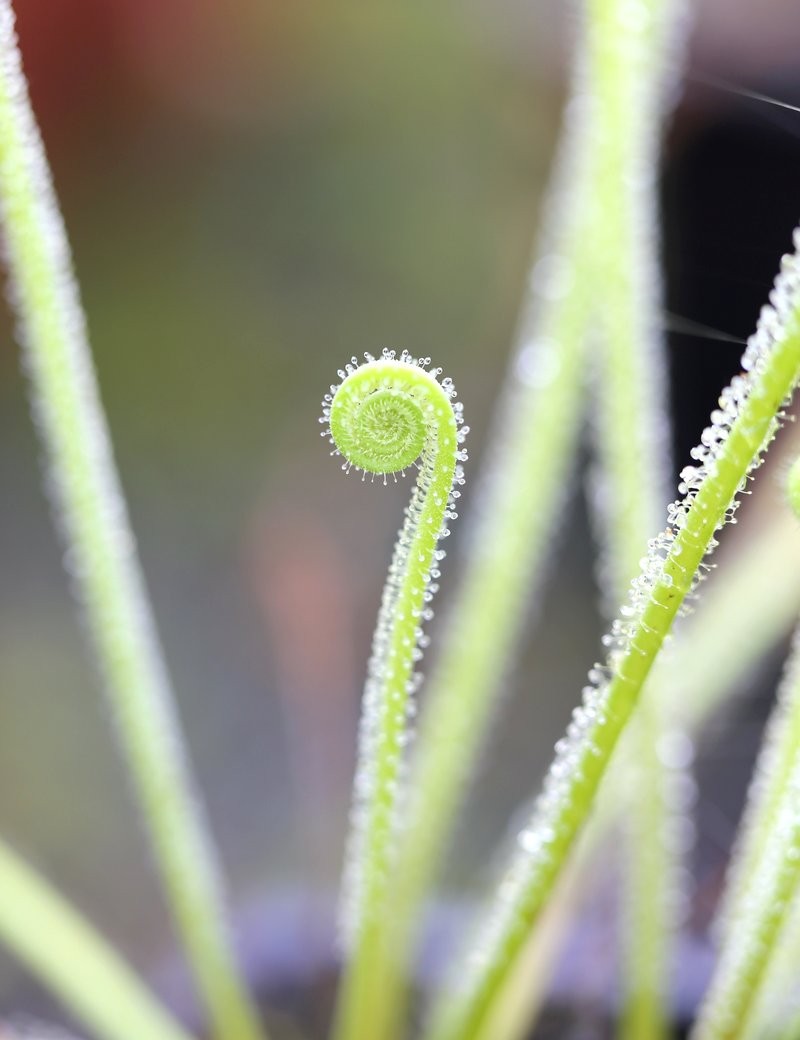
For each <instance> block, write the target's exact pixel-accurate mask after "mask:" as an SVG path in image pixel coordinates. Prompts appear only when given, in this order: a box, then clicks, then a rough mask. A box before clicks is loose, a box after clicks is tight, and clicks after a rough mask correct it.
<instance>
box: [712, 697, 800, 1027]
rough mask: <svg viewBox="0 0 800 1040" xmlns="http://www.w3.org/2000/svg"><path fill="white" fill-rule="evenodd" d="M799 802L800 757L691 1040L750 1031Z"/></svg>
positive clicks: (792, 883)
mask: <svg viewBox="0 0 800 1040" xmlns="http://www.w3.org/2000/svg"><path fill="white" fill-rule="evenodd" d="M796 679H797V676H795V680H796ZM798 804H800V762H798V761H795V763H794V764H793V766H792V770H791V773H790V775H789V777H788V779H787V781H786V785H785V788H784V791H783V797H782V799H781V802H780V806H779V808H778V811H777V813H776V814H775V816H774V818H773V830H772V832H771V833H770V834H769V835H767V840H766V842H765V845H764V848H763V852H762V858H761V860H760V862H759V863H758V865H757V866H756V868H755V870H754V872H753V875H752V877H751V878H750V881H749V884H748V885H747V886H746V887H745V888H744V889H743V891H742V893H741V896H740V901H739V903H738V904H737V905H736V906H735V907H733V908H732V911H731V912H732V913H735V915H736V920H735V924H734V923H733V922H732V923H731V927H730V928H729V930H728V933H727V935H726V937H725V941H724V943H723V947H722V950H721V953H720V957H719V960H718V962H717V966H716V969H715V972H714V977H713V979H712V981H711V986H710V987H709V991H708V993H707V994H706V998H705V1000H704V1002H703V1006H702V1008H701V1010H700V1014H699V1016H698V1021H697V1025H696V1028H695V1030H694V1032H693V1034H692V1036H693V1037H694V1038H695V1040H734V1038H736V1040H738V1038H739V1037H744V1036H752V1035H754V1034H753V1032H752V1016H753V1014H754V1012H755V1010H756V1008H757V1002H758V998H759V996H760V993H761V988H762V986H763V985H764V984H765V981H766V980H767V978H768V969H769V967H770V963H771V960H772V958H773V957H774V956H775V953H776V950H777V948H778V942H779V940H780V939H781V937H782V932H783V929H784V927H785V925H786V923H787V920H788V918H789V916H790V915H789V908H790V907H791V905H792V902H793V900H794V899H796V897H797V891H798V884H800V815H798V812H797V806H798ZM795 967H796V965H795ZM795 979H796V976H795Z"/></svg>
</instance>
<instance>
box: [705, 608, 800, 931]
mask: <svg viewBox="0 0 800 1040" xmlns="http://www.w3.org/2000/svg"><path fill="white" fill-rule="evenodd" d="M797 761H800V629H798V630H797V631H796V632H795V635H794V641H793V646H792V651H791V655H790V657H789V660H788V662H787V665H786V669H785V673H784V678H783V680H782V682H781V684H780V688H779V689H778V697H777V702H776V704H775V707H774V708H773V711H772V714H771V715H770V718H769V721H768V722H767V726H766V731H765V735H764V739H763V742H762V745H761V750H760V752H759V755H758V760H757V762H756V766H755V770H754V771H753V779H752V781H751V784H750V790H749V792H748V796H747V804H746V805H745V809H744V813H743V814H742V820H741V823H740V825H739V830H738V833H737V838H736V843H735V846H734V850H733V853H732V856H731V862H730V866H729V867H728V878H727V884H726V887H725V892H724V894H723V898H722V903H721V906H720V908H719V910H718V911H717V918H718V920H719V922H720V923H721V925H722V928H723V934H724V935H725V936H729V935H730V933H731V931H732V930H734V929H738V918H739V912H740V908H741V907H742V905H743V904H744V901H745V900H746V898H747V891H748V889H749V888H750V887H751V886H752V885H753V884H754V883H755V879H756V878H757V876H758V872H759V868H760V864H761V862H762V861H763V859H764V855H765V851H766V848H767V846H768V844H769V841H770V839H771V836H772V834H773V833H774V830H775V826H776V821H777V818H778V814H779V812H780V808H781V804H782V802H783V799H784V797H785V794H786V790H787V784H788V782H789V778H790V776H791V773H792V769H793V768H794V765H795V763H796V762H797Z"/></svg>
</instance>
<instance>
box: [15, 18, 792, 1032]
mask: <svg viewBox="0 0 800 1040" xmlns="http://www.w3.org/2000/svg"><path fill="white" fill-rule="evenodd" d="M695 6H696V25H695V31H694V37H693V42H692V53H691V58H690V62H689V69H690V73H691V75H690V78H689V80H688V82H687V86H686V89H685V92H684V95H683V99H682V102H681V106H680V109H679V111H678V113H677V115H676V118H675V120H674V125H673V128H672V131H671V135H670V141H669V143H668V149H667V156H666V163H665V176H664V206H665V214H666V232H665V255H666V260H667V294H668V302H667V315H666V320H667V323H668V326H669V327H670V328H671V329H672V332H671V334H670V351H671V360H672V396H673V402H674V417H675V424H676V434H675V440H676V451H677V455H676V457H677V458H678V459H679V462H680V464H681V465H682V464H683V462H684V461H685V459H686V456H687V453H688V449H689V447H690V445H691V444H692V443H694V442H695V440H696V439H697V436H698V434H699V431H700V429H701V428H702V425H703V424H704V420H705V419H706V417H707V415H708V412H709V409H710V408H711V407H713V404H714V400H715V398H716V395H717V393H718V391H719V388H720V387H721V385H722V383H723V381H724V380H725V379H727V378H728V377H729V375H730V374H731V373H732V372H733V371H734V370H735V369H736V367H737V363H738V358H739V353H740V350H739V347H738V346H737V345H736V343H735V342H734V343H727V342H724V341H720V340H715V339H709V338H706V337H705V336H703V335H698V334H697V333H698V332H702V331H703V330H702V329H699V328H698V327H697V326H696V325H692V323H700V324H701V325H704V326H709V327H710V328H711V329H715V330H719V331H721V332H724V333H726V334H727V335H729V336H730V337H732V338H733V340H736V339H742V338H744V337H746V336H747V334H748V333H749V332H750V331H751V329H752V327H753V325H754V321H755V318H756V316H757V313H758V310H759V308H760V306H761V304H762V303H763V302H764V301H765V299H766V294H767V292H768V289H769V287H770V284H771V281H772V278H773V275H774V273H775V270H776V269H777V262H778V258H779V256H780V254H781V252H782V251H784V250H785V249H786V248H788V246H789V242H790V233H791V230H792V227H793V226H794V224H795V223H796V222H797V218H798V214H799V213H800V192H798V187H797V186H798V184H800V113H797V112H794V111H790V110H787V109H782V108H778V107H775V106H771V105H769V104H767V103H765V102H763V101H756V100H753V99H752V98H749V97H746V96H742V95H741V94H739V93H737V92H736V91H735V90H728V89H725V88H724V87H723V86H721V85H720V84H719V83H718V82H716V81H717V80H723V81H725V82H726V83H728V84H729V85H730V86H731V87H740V88H746V89H749V90H756V91H760V92H763V93H765V94H768V95H771V96H773V97H775V98H778V99H780V100H781V101H784V102H787V103H790V104H798V103H800V62H799V61H798V55H800V7H798V5H797V4H796V3H795V0H762V2H761V3H759V4H758V5H756V6H754V5H751V4H749V3H747V2H745V0H698V3H697V4H696V5H695ZM16 8H17V11H18V17H19V30H20V36H21V42H22V49H23V56H24V60H25V64H26V68H27V72H28V75H29V77H30V81H31V90H32V95H33V99H34V104H35V107H36V111H37V114H38V116H39V119H40V122H41V124H42V129H43V134H44V138H45V141H46V144H47V147H48V151H49V154H50V158H51V162H52V165H53V168H54V173H55V179H56V184H57V188H58V191H59V194H60V197H61V201H62V204H63V209H64V213H65V217H66V221H67V225H68V228H69V232H70V235H71V238H72V243H73V247H74V252H75V259H76V266H77V269H78V273H79V277H80V281H81V284H82V289H83V294H84V300H85V304H86V309H87V312H88V317H89V325H90V330H91V336H92V342H93V348H94V352H95V358H96V364H97V369H98V373H99V378H100V383H101V387H102V392H103V397H104V401H105V405H106V408H107V411H108V415H109V420H110V425H111V430H112V435H113V438H114V442H115V445H116V452H117V459H118V463H119V466H120V469H121V473H122V478H123V482H124V485H125V489H126V492H127V495H128V499H129V504H130V508H131V512H132V517H133V522H134V526H135V529H136V531H137V534H138V538H139V546H140V551H141V556H142V560H143V564H144V568H145V571H146V574H147V578H148V581H149V585H150V589H151V592H152V596H153V600H154V603H155V609H156V614H157V617H158V621H159V623H160V626H161V631H162V636H163V640H164V643H165V646H166V651H167V658H168V661H169V664H170V667H171V669H172V672H173V676H174V680H175V684H176V687H177V691H178V694H179V698H180V708H181V713H182V717H183V720H184V723H185V728H186V732H187V735H188V740H189V744H190V747H191V750H192V754H193V758H194V762H195V765H196V768H197V772H198V774H199V779H200V782H201V786H202V788H203V791H204V793H205V796H206V798H207V801H208V805H209V809H210V815H211V818H212V821H213V827H214V831H215V833H216V835H217V837H218V839H219V842H220V844H221V846H222V850H223V855H224V859H225V863H226V866H227V868H228V871H229V875H230V879H231V887H232V892H233V900H234V903H235V910H236V914H237V919H238V921H239V922H240V924H241V927H242V931H243V935H244V937H245V939H244V941H245V945H246V946H247V950H248V953H249V955H250V962H251V963H250V966H251V967H252V969H253V971H254V972H255V973H256V974H259V973H266V974H268V975H280V972H281V971H284V972H286V973H287V974H288V975H289V976H291V974H292V972H296V971H298V970H300V969H301V968H303V967H304V966H305V965H307V963H308V961H309V958H311V959H312V960H313V958H314V957H316V956H319V963H320V964H321V965H324V964H329V958H330V945H329V939H330V898H329V897H330V894H331V893H332V892H333V891H334V890H335V886H336V884H337V880H338V872H339V867H340V861H341V856H342V842H343V835H344V828H345V815H346V806H347V801H348V798H349V785H350V775H351V770H352V760H353V749H354V740H355V726H356V718H357V705H358V697H359V694H360V687H361V683H362V678H363V672H364V667H365V661H366V657H367V653H368V649H369V641H370V637H371V631H372V625H373V621H374V617H375V611H376V609H377V604H378V599H379V596H380V590H381V586H382V583H383V578H384V572H385V568H386V564H387V561H388V557H389V554H390V551H391V547H392V544H393V540H394V536H395V532H396V529H397V526H398V524H399V522H400V515H401V512H402V508H403V503H404V501H405V498H406V497H407V494H408V488H407V487H397V488H395V487H389V488H386V489H384V488H383V487H372V486H369V485H366V486H363V485H362V484H361V483H360V482H358V481H356V480H354V479H351V480H349V481H347V480H345V479H344V478H343V476H342V474H341V473H340V471H339V467H338V465H337V464H336V463H335V462H334V461H333V460H331V459H330V458H329V457H328V453H327V450H326V445H325V444H324V443H323V442H322V441H321V440H320V438H319V429H320V427H319V425H318V423H317V417H318V414H319V400H320V398H321V397H322V394H323V393H324V392H325V391H326V389H327V387H328V384H329V383H330V382H331V380H332V379H333V378H335V372H336V369H337V368H338V367H340V366H341V364H342V363H343V362H344V361H345V360H346V359H348V358H349V357H350V356H351V354H354V353H355V354H361V353H362V352H363V351H364V350H371V351H378V350H380V348H382V347H384V346H390V347H396V348H398V349H402V348H407V349H409V350H410V351H412V352H413V353H415V354H421V355H430V356H432V357H433V358H434V359H435V362H436V363H437V364H439V365H441V366H442V367H443V368H444V370H445V372H446V373H447V374H449V375H451V376H452V377H453V379H454V380H455V382H456V385H457V386H458V389H459V395H460V398H461V399H462V400H463V401H464V404H465V409H466V414H467V416H468V421H469V424H470V426H471V428H472V431H473V432H472V434H471V436H470V443H469V448H470V454H471V461H470V463H469V468H468V475H469V474H470V473H473V474H474V473H475V472H476V471H477V469H478V467H479V465H480V459H481V454H482V446H483V440H484V435H485V432H486V428H487V423H488V419H489V415H490V409H491V406H492V402H493V400H494V397H495V394H496V391H497V389H498V386H499V384H500V381H501V378H502V374H503V369H504V365H505V362H506V359H507V356H508V353H509V349H510V344H511V338H512V334H513V329H514V325H515V320H516V309H517V306H518V302H519V300H520V296H521V292H522V287H523V284H524V281H525V276H526V267H527V263H528V258H529V255H530V250H531V247H532V243H533V241H534V235H535V229H536V226H537V222H538V207H539V202H540V198H541V192H542V188H543V186H544V184H545V179H546V176H547V172H548V166H549V162H550V158H551V154H552V149H553V145H554V141H555V137H556V133H557V130H558V123H559V113H560V105H561V102H562V98H563V91H564V87H565V74H566V69H567V63H568V56H569V51H570V41H571V36H572V32H573V29H574V19H575V16H574V14H573V13H572V11H571V5H565V4H562V3H559V2H558V0H532V2H525V3H523V2H522V0H493V2H489V0H462V2H461V3H455V2H453V0H443V2H440V3H434V4H427V5H421V4H420V5H418V4H403V5H400V4H395V3H390V2H389V0H378V2H375V3H371V4H364V3H361V2H358V0H293V2H292V3H286V2H280V0H230V2H229V3H226V4H224V5H223V4H218V3H212V2H211V0H194V2H189V0H116V2H115V3H113V4H109V3H107V2H105V0H72V2H69V3H67V2H65V0H18V2H17V3H16ZM0 320H1V321H2V325H0V488H1V489H2V491H1V492H0V495H1V496H2V509H0V573H1V574H2V575H3V582H2V586H0V705H1V706H2V713H1V715H0V718H1V719H2V721H0V830H2V833H3V834H4V835H6V836H7V837H8V838H9V839H10V840H11V841H12V842H13V843H14V844H15V845H16V846H17V847H18V848H20V849H21V850H22V851H23V852H24V853H25V854H26V855H27V856H28V857H30V858H31V859H32V860H33V861H34V862H36V863H37V864H39V865H40V867H41V868H42V869H43V870H45V871H46V873H47V874H48V875H49V876H50V877H52V878H53V879H54V880H55V881H57V882H58V884H59V885H60V886H61V887H62V888H63V890H65V891H66V892H67V893H68V894H69V895H70V896H72V897H73V898H74V899H75V900H76V901H77V902H78V903H79V904H80V905H81V906H82V907H83V908H84V909H85V910H86V911H88V912H89V913H90V914H91V916H92V917H93V918H94V919H95V920H96V921H97V922H98V923H99V924H100V925H101V926H102V928H103V930H104V931H105V932H106V933H107V934H108V935H109V936H110V937H111V938H112V939H113V940H114V941H116V942H117V944H118V945H119V946H120V947H121V948H122V949H123V950H124V951H125V952H126V954H127V955H128V956H129V957H130V958H131V959H132V961H133V962H134V963H135V964H137V965H138V966H139V967H140V968H141V969H142V970H143V971H145V972H147V973H148V974H150V975H151V976H154V975H155V976H157V977H158V978H159V980H160V981H161V984H162V985H164V986H165V987H169V986H170V985H172V983H171V982H170V979H172V977H173V976H172V974H171V973H172V968H171V958H172V952H171V951H172V949H173V947H172V938H171V933H170V930H169V926H168V923H167V920H166V915H165V913H164V908H163V905H162V903H161V901H160V896H159V894H158V890H157V886H156V885H155V883H154V878H153V874H152V872H151V870H150V868H149V862H148V854H147V850H146V847H145V842H144V839H143V837H142V835H141V833H140V830H139V828H138V827H137V825H136V824H137V821H136V813H135V811H134V809H133V807H132V805H131V801H130V799H129V797H128V792H127V788H126V782H125V779H124V775H123V772H122V769H121V767H120V765H119V763H118V761H117V759H116V758H115V755H114V752H113V748H112V746H111V740H110V735H109V725H108V722H109V720H108V719H107V717H106V712H105V709H104V707H103V704H102V702H101V699H100V696H99V692H98V683H97V681H96V676H95V674H94V671H93V667H92V665H91V662H90V660H89V658H88V655H87V654H86V652H85V648H84V644H83V641H82V633H81V631H80V624H79V621H78V620H76V617H75V613H74V611H73V609H72V605H71V601H70V597H69V593H68V589H67V583H66V580H65V578H64V575H63V572H62V568H61V560H60V556H61V553H60V548H59V546H58V545H57V542H56V540H55V538H54V535H53V530H52V526H51V523H50V518H49V515H48V509H47V503H46V500H45V498H44V495H43V492H42V490H41V483H40V465H39V453H38V449H37V446H36V444H35V442H34V436H33V432H32V426H31V422H30V419H29V416H28V412H27V402H26V388H25V385H24V382H23V379H22V376H21V374H20V366H19V357H18V352H17V348H16V346H15V343H14V339H13V333H12V327H11V322H10V319H9V318H8V317H7V315H4V316H3V317H2V319H0ZM468 495H469V485H468V486H467V489H466V498H465V504H466V503H468V500H469V499H468ZM573 506H574V508H573V510H572V512H571V514H570V515H569V516H568V517H565V518H564V533H563V537H562V554H561V556H560V558H559V563H558V565H557V567H556V568H555V570H554V573H553V576H552V580H551V582H550V584H549V586H548V590H547V595H548V600H547V604H546V609H545V611H544V614H543V616H542V617H541V619H540V621H539V624H538V626H537V628H536V631H535V632H531V634H530V637H529V638H527V639H526V642H525V646H524V653H523V658H522V661H521V664H520V667H519V668H518V669H517V671H516V672H515V673H514V676H513V681H512V683H511V687H512V688H511V690H510V691H509V698H508V702H507V710H506V712H505V713H504V715H503V717H502V719H501V720H500V721H499V722H498V724H497V726H496V731H495V734H494V738H493V740H494V746H495V747H498V746H500V744H501V743H502V747H503V755H502V764H499V760H498V758H497V757H495V758H492V756H491V753H490V755H489V757H488V759H487V765H486V767H485V769H484V771H483V774H482V776H481V777H480V779H479V782H478V784H477V786H476V789H475V792H474V795H473V798H472V801H471V804H470V809H469V826H468V827H465V828H463V829H462V831H461V832H460V836H459V839H458V841H459V844H458V848H457V853H458V854H457V855H455V856H453V857H452V860H451V865H450V867H449V870H448V875H447V887H448V891H450V892H453V893H466V894H467V895H468V894H469V893H470V892H471V891H473V890H475V888H476V886H478V885H479V884H480V882H481V881H482V880H484V879H485V878H486V877H487V875H488V871H489V864H490V861H491V850H492V848H493V847H494V845H495V844H496V843H497V841H498V840H499V839H500V838H502V836H503V835H504V834H505V833H506V830H507V827H508V820H509V817H510V815H511V813H512V812H513V810H514V808H515V807H516V806H517V805H518V804H519V803H520V802H521V801H522V800H524V799H525V798H527V797H528V796H529V795H530V794H531V792H532V791H533V789H534V788H535V786H536V784H537V783H538V780H539V778H540V777H541V774H542V772H543V770H544V768H545V767H546V765H547V763H548V761H549V757H550V752H551V749H552V745H553V743H554V741H555V740H556V739H557V737H558V736H559V734H560V731H561V729H562V727H563V725H564V722H565V720H566V719H567V717H568V715H569V712H570V710H571V708H572V706H573V705H574V703H575V702H576V699H577V696H578V691H579V689H580V687H581V685H582V684H583V679H584V675H585V671H586V667H587V666H588V665H589V664H590V663H591V662H592V660H593V659H594V657H595V656H596V653H597V646H598V637H599V633H600V628H601V623H600V621H599V620H598V616H597V612H596V609H595V588H594V585H593V563H592V560H593V550H592V547H591V545H590V542H589V538H588V534H587V533H586V531H587V525H586V522H585V518H584V511H583V506H582V503H581V501H580V499H579V498H577V499H576V500H575V502H574V503H573ZM458 526H459V525H456V529H455V531H454V537H453V539H452V544H451V546H450V549H451V553H450V555H449V557H448V562H447V570H448V572H450V573H449V574H448V575H447V577H448V578H449V577H450V576H451V574H452V572H453V571H455V570H456V569H457V567H458V549H459V545H460V537H459V533H458ZM449 584H451V582H448V581H445V583H444V589H445V591H444V592H443V594H442V603H441V604H440V608H442V607H445V606H446V600H447V593H446V589H447V587H448V585H449ZM434 638H435V637H434ZM434 645H435V643H434ZM764 680H765V681H764V690H763V695H762V697H761V700H759V699H758V698H756V699H755V700H753V701H752V703H751V704H750V705H749V706H747V707H744V708H741V709H740V716H741V717H740V718H739V719H738V721H736V720H734V721H733V722H731V723H730V724H729V730H728V733H727V734H726V738H725V741H724V746H722V747H717V748H716V749H713V750H712V752H711V757H712V759H713V762H712V765H710V766H709V769H710V772H711V773H712V774H713V777H716V780H714V779H713V778H712V780H711V782H710V785H709V787H708V790H707V793H706V795H704V802H703V803H702V804H701V809H700V812H701V820H700V823H701V831H703V833H705V830H704V816H703V814H705V819H706V822H708V832H709V834H710V835H711V837H709V838H708V839H707V840H708V841H709V842H710V843H711V844H712V845H713V846H714V847H715V848H719V849H721V850H723V852H724V849H725V847H726V843H727V842H729V841H730V837H731V835H732V832H733V826H734V823H735V813H736V810H737V806H738V799H739V798H740V797H741V793H742V792H743V790H744V785H745V782H746V777H747V775H748V772H749V768H750V757H751V756H752V753H753V748H754V747H755V743H756V740H757V736H758V724H759V720H760V719H761V718H762V717H763V713H764V710H765V705H766V703H767V694H768V693H769V686H770V681H771V677H770V676H769V675H765V677H764ZM710 761H711V760H710ZM726 799H727V801H726ZM709 821H710V822H709ZM703 840H706V839H705V838H702V839H701V842H702V841H703ZM721 855H722V852H721V853H720V856H721ZM298 966H299V967H298ZM174 985H175V986H176V987H178V988H177V989H175V990H174V991H175V992H176V993H178V991H179V988H180V987H179V983H177V982H175V983H174ZM36 1007H45V1009H46V1008H47V1002H46V1001H45V1000H44V998H43V997H42V995H41V994H40V993H39V992H38V990H37V988H36V987H35V985H34V984H33V983H32V982H31V980H30V979H28V978H27V976H25V975H24V974H23V973H22V972H20V971H19V970H18V968H17V967H16V965H15V964H14V963H13V962H12V961H11V960H10V959H7V958H6V957H5V955H2V954H0V1013H3V1012H6V1011H12V1010H17V1009H28V1010H29V1009H31V1008H36Z"/></svg>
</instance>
